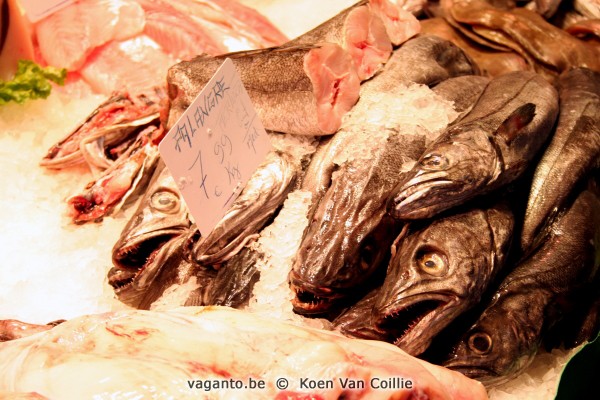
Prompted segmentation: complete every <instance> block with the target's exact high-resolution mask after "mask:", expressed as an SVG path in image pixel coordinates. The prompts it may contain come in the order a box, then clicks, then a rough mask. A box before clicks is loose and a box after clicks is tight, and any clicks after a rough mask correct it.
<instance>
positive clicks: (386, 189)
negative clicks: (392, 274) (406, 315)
mask: <svg viewBox="0 0 600 400" xmlns="http://www.w3.org/2000/svg"><path fill="white" fill-rule="evenodd" d="M415 42H416V43H415ZM407 46H408V50H405V48H406V47H407ZM434 48H438V49H440V50H442V51H445V53H446V56H448V57H449V58H446V59H444V63H443V65H440V64H439V59H438V58H429V59H428V58H426V57H424V54H431V51H432V49H434ZM450 56H452V57H450ZM415 60H419V61H420V60H423V62H424V63H425V65H419V63H418V62H415ZM452 60H455V61H456V63H457V64H459V67H457V66H456V65H455V64H454V63H452V62H451V61H452ZM409 65H410V66H414V67H415V68H413V69H411V68H410V67H409ZM467 65H470V64H468V63H465V57H464V54H463V53H462V52H460V50H456V47H455V46H454V45H452V44H451V43H449V42H447V41H444V40H442V39H439V38H435V37H423V38H417V39H413V40H410V41H408V42H406V43H405V44H404V45H403V46H402V47H401V48H400V49H399V50H397V51H395V52H394V54H393V55H392V57H391V58H390V60H389V61H388V63H387V64H386V65H385V67H384V69H383V70H382V72H380V73H379V74H378V75H376V76H375V77H374V78H373V79H371V80H370V81H368V82H365V83H364V84H363V85H362V87H361V98H360V100H359V102H358V103H357V104H356V106H355V107H354V109H353V110H352V112H351V113H350V115H349V116H348V118H347V119H346V121H345V122H344V125H343V127H342V129H340V131H339V132H337V133H336V135H335V137H333V138H332V139H331V140H330V141H329V143H328V144H327V146H326V148H324V149H323V150H322V151H320V152H318V154H317V158H316V159H315V158H313V162H312V163H311V166H309V168H308V172H307V174H311V173H318V175H319V176H318V177H312V178H310V179H307V180H305V183H306V185H305V186H303V188H304V189H306V190H308V191H311V193H312V194H313V199H312V201H313V203H312V204H313V206H311V210H310V211H309V221H311V222H310V224H309V227H308V228H307V230H306V231H305V233H304V237H303V239H302V243H301V244H300V248H299V249H298V252H297V256H296V259H295V261H294V265H293V267H292V271H291V272H290V285H291V287H292V289H293V290H294V292H295V293H296V296H295V298H294V300H293V301H292V304H293V306H294V311H296V312H297V313H302V314H321V313H327V312H329V311H331V310H332V309H334V308H336V307H338V306H339V305H340V303H341V302H342V301H344V300H345V299H347V298H348V297H349V296H356V295H358V294H359V293H358V292H359V291H360V289H363V290H364V289H367V288H368V287H367V285H366V283H367V282H369V280H370V279H371V277H373V276H375V274H376V271H377V270H378V269H380V267H381V266H382V265H383V264H382V262H384V261H385V260H386V258H387V257H388V254H389V251H388V248H389V246H390V245H391V243H392V241H393V240H394V238H395V237H396V233H397V231H398V229H399V228H398V226H397V224H394V222H393V221H391V220H389V219H388V218H384V217H385V199H386V198H387V196H389V194H390V193H391V190H392V189H393V188H394V186H395V185H396V183H397V182H398V181H399V178H400V176H401V175H402V172H400V173H399V171H402V170H407V168H408V166H409V165H412V164H413V163H414V162H415V160H416V159H417V158H418V157H419V156H420V155H421V154H422V152H423V151H424V149H425V145H426V142H427V140H428V139H427V137H428V135H430V136H434V135H435V133H432V132H428V131H427V130H425V129H423V128H422V127H421V126H420V124H418V123H415V120H414V116H413V115H412V114H411V112H410V111H407V109H406V108H405V107H404V105H402V103H401V102H398V101H397V99H398V98H401V96H402V95H403V93H404V92H406V91H407V90H408V89H407V88H406V86H405V85H408V84H409V83H410V82H411V79H413V78H415V79H417V80H419V82H423V81H426V80H427V79H429V80H431V81H432V82H437V81H438V80H439V79H442V78H441V77H444V76H448V75H453V74H461V73H471V74H472V73H473V70H472V68H471V69H469V68H467V67H466V66H467ZM415 69H416V70H418V71H417V72H415V71H414V70H415ZM467 70H468V72H467ZM444 117H445V118H448V117H447V116H444ZM430 123H431V122H430ZM444 126H445V125H441V126H439V128H440V129H441V128H443V127H444ZM313 163H314V166H313V165H312V164H313ZM359 288H360V289H359Z"/></svg>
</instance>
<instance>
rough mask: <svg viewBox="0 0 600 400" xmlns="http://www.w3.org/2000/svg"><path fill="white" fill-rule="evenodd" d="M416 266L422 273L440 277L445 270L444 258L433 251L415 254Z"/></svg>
mask: <svg viewBox="0 0 600 400" xmlns="http://www.w3.org/2000/svg"><path fill="white" fill-rule="evenodd" d="M417 265H418V266H419V268H421V270H422V271H424V272H426V273H428V274H429V275H433V276H442V275H443V274H444V273H445V272H446V270H447V266H448V265H447V263H446V258H445V257H444V256H442V255H440V254H438V253H437V252H435V251H420V252H418V253H417Z"/></svg>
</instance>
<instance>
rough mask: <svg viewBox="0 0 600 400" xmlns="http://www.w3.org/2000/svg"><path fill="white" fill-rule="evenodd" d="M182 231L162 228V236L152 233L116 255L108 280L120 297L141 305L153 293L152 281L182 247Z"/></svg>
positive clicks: (126, 301)
mask: <svg viewBox="0 0 600 400" xmlns="http://www.w3.org/2000/svg"><path fill="white" fill-rule="evenodd" d="M181 233H182V232H181V231H180V230H171V231H163V232H161V234H160V235H158V234H156V233H151V234H150V235H148V237H145V238H144V237H140V238H139V239H138V241H136V243H130V244H129V246H128V247H124V248H121V249H120V251H118V252H116V253H114V254H113V264H114V265H115V266H114V267H113V268H111V269H110V271H109V272H108V283H109V284H110V285H111V286H112V287H113V289H114V291H115V294H116V296H117V297H118V298H119V300H121V301H122V302H123V303H125V304H127V305H130V306H132V307H140V305H141V303H143V302H145V301H144V300H145V298H146V297H148V296H150V295H152V292H151V291H150V290H149V289H150V288H151V286H152V283H153V282H154V281H155V279H156V278H157V277H158V275H159V274H160V273H161V271H162V270H163V268H164V266H165V265H166V263H167V261H168V259H169V258H172V257H174V256H176V254H178V252H180V250H181V249H182V246H181V245H182V240H183V239H182V237H183V235H182V234H181ZM145 303H148V302H147V301H146V302H145ZM148 305H149V304H148Z"/></svg>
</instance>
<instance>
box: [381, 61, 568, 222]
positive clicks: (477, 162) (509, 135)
mask: <svg viewBox="0 0 600 400" xmlns="http://www.w3.org/2000/svg"><path fill="white" fill-rule="evenodd" d="M557 114H558V94H557V93H556V90H555V89H554V88H553V87H552V85H550V83H548V82H547V81H546V80H544V79H543V78H542V77H541V76H539V75H537V74H535V73H533V72H523V71H518V72H512V73H509V74H506V75H502V76H500V77H497V78H495V79H493V80H492V81H491V82H490V83H489V85H488V86H487V87H486V89H485V91H484V92H483V94H482V95H481V97H480V98H479V101H478V102H477V104H476V105H475V106H474V107H473V109H472V110H471V112H470V113H469V114H467V115H466V116H465V117H463V118H462V119H461V120H460V121H459V122H458V123H456V124H454V125H452V126H450V127H449V128H448V129H447V130H446V131H445V132H444V134H442V135H441V136H440V137H439V138H438V139H437V140H436V141H435V142H434V143H433V144H432V145H431V146H429V147H428V148H427V150H426V151H425V153H424V154H423V156H422V157H421V158H420V159H419V161H418V163H417V164H416V165H415V167H414V168H413V169H412V171H411V172H410V173H409V174H408V175H407V176H406V177H404V178H403V179H402V180H401V181H400V183H399V184H398V185H397V187H396V188H395V189H394V190H393V194H392V196H391V197H390V199H389V201H388V212H389V213H390V214H391V215H392V216H394V217H395V218H398V219H420V218H430V217H433V216H434V215H436V214H437V213H439V212H441V211H444V210H447V209H449V208H451V207H454V206H456V205H459V204H461V203H464V202H465V201H467V200H470V199H472V198H473V197H475V196H478V195H480V194H483V193H486V192H489V191H491V190H494V189H496V188H499V187H501V186H503V185H506V184H508V183H510V182H512V181H514V180H515V179H516V178H518V177H519V176H520V175H522V174H523V172H524V171H525V170H526V169H527V167H528V165H529V164H530V163H531V161H532V159H533V158H534V157H535V156H536V154H537V152H538V150H539V149H540V148H541V146H542V145H543V144H544V142H545V141H546V139H547V137H548V135H549V134H550V132H551V131H552V127H553V125H554V122H555V120H556V116H557Z"/></svg>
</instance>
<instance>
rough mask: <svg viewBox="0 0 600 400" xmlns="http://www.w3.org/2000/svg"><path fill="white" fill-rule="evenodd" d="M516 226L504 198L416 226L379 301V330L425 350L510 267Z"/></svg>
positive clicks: (415, 350)
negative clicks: (506, 261)
mask: <svg viewBox="0 0 600 400" xmlns="http://www.w3.org/2000/svg"><path fill="white" fill-rule="evenodd" d="M423 225H424V226H423ZM513 228H514V216H513V214H512V212H511V210H510V209H509V207H508V206H507V205H506V204H504V203H503V202H501V203H499V204H495V205H492V206H483V207H482V206H479V207H474V208H472V209H468V210H466V211H464V210H463V211H461V212H457V213H454V214H452V215H449V216H442V217H440V218H439V219H436V220H434V221H433V222H431V223H429V222H424V223H422V224H420V225H419V224H417V226H416V227H414V228H413V226H412V225H411V226H410V227H409V233H408V234H407V235H406V236H405V237H404V238H402V239H401V240H400V241H399V244H398V248H397V249H396V252H395V254H394V255H393V257H392V259H391V261H390V264H389V266H388V270H387V275H386V277H385V281H384V282H383V285H382V287H381V289H380V290H379V292H378V294H377V297H376V299H375V301H374V305H373V309H372V316H371V320H372V323H373V327H374V329H375V330H376V331H378V332H380V333H381V334H383V335H384V336H385V338H386V340H387V341H389V342H392V343H394V344H395V345H397V346H398V347H400V348H401V349H402V350H404V351H406V352H407V353H409V354H412V355H419V354H421V353H423V352H424V351H425V350H426V349H427V348H428V346H429V344H430V343H431V341H432V339H433V338H434V337H435V336H436V335H437V334H438V333H440V332H441V331H442V329H444V328H445V327H446V326H448V324H450V323H451V322H452V321H453V320H454V319H456V318H457V317H458V316H459V315H461V314H462V313H464V312H465V311H467V310H469V309H471V308H473V307H474V306H476V305H477V304H479V302H480V300H481V298H482V296H483V294H484V293H485V291H486V290H487V288H488V286H489V285H490V283H492V282H493V280H494V278H495V277H496V275H497V274H498V272H499V271H500V270H501V269H502V268H503V266H504V263H505V260H506V257H507V255H508V252H509V248H510V244H511V240H512V233H513Z"/></svg>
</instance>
